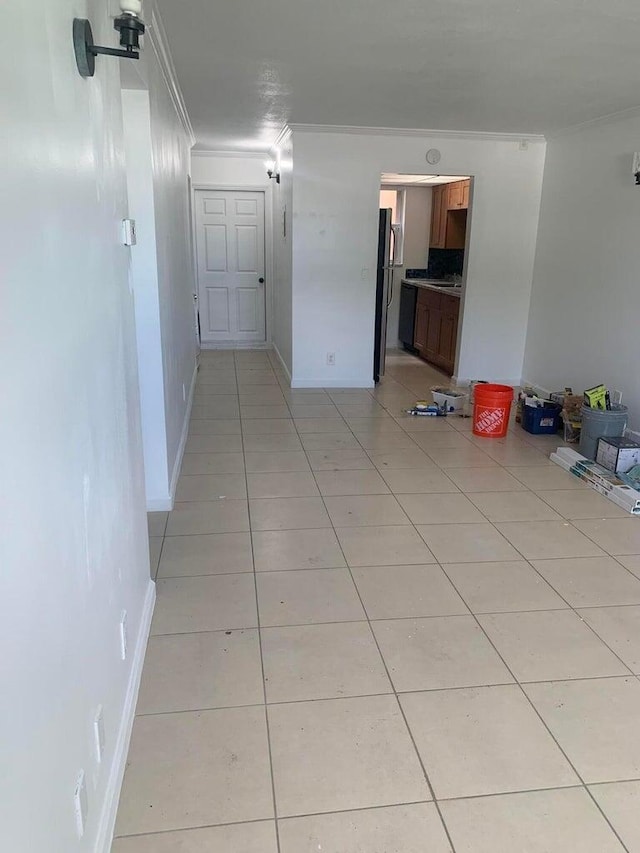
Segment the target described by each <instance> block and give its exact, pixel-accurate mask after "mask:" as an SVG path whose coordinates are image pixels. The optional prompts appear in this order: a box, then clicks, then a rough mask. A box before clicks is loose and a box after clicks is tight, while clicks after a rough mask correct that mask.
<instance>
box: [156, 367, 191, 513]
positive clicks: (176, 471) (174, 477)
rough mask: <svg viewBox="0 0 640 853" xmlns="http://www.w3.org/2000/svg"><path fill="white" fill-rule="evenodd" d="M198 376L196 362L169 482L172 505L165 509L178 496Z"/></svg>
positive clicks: (170, 507) (169, 508) (171, 507)
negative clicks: (177, 490) (179, 479)
mask: <svg viewBox="0 0 640 853" xmlns="http://www.w3.org/2000/svg"><path fill="white" fill-rule="evenodd" d="M197 378H198V365H197V364H194V366H193V376H192V377H191V386H190V387H189V396H188V397H187V408H186V409H185V413H184V422H183V424H182V433H181V434H180V443H179V444H178V452H177V453H176V460H175V462H174V463H173V473H172V474H171V482H170V484H169V492H170V494H169V498H170V503H171V506H168V507H164V509H168V510H172V509H173V503H174V501H175V497H176V488H177V486H178V477H179V476H180V469H181V468H182V457H183V456H184V448H185V445H186V443H187V436H188V435H189V421H190V420H191V408H192V406H193V395H194V394H195V390H196V379H197Z"/></svg>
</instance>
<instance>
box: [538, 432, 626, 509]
mask: <svg viewBox="0 0 640 853" xmlns="http://www.w3.org/2000/svg"><path fill="white" fill-rule="evenodd" d="M550 459H551V461H552V462H555V463H556V465H560V467H561V468H564V470H565V471H568V472H569V473H570V474H573V475H574V476H575V477H579V478H580V479H581V480H584V481H585V483H587V484H588V485H589V486H591V488H592V489H595V490H596V491H597V492H600V494H601V495H604V496H605V497H606V498H609V500H610V501H613V503H615V504H617V505H618V506H620V507H622V508H623V509H625V510H626V511H627V512H629V513H631V514H632V515H640V492H638V491H637V490H636V489H633V488H631V486H628V485H626V484H625V483H624V482H623V481H622V480H620V478H619V477H618V476H616V474H614V473H612V472H611V471H607V469H606V468H603V467H602V466H601V465H598V464H597V463H596V462H592V461H591V460H590V459H587V458H586V457H584V456H581V455H580V454H579V453H576V451H575V450H572V449H571V448H570V447H559V448H558V449H557V450H556V452H555V453H552V454H551V456H550Z"/></svg>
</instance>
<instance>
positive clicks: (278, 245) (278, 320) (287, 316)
mask: <svg viewBox="0 0 640 853" xmlns="http://www.w3.org/2000/svg"><path fill="white" fill-rule="evenodd" d="M276 157H277V162H278V168H279V171H280V183H279V184H276V185H275V188H274V193H273V334H272V339H273V345H274V348H275V350H276V352H277V353H278V355H279V356H280V360H281V361H282V363H283V364H284V367H285V369H286V371H287V373H288V375H289V380H290V379H291V368H292V360H293V352H292V319H293V318H292V296H293V294H292V246H293V242H292V225H293V139H292V136H291V134H287V135H286V136H285V137H284V138H283V139H282V140H281V142H280V145H279V148H278V149H277V151H276Z"/></svg>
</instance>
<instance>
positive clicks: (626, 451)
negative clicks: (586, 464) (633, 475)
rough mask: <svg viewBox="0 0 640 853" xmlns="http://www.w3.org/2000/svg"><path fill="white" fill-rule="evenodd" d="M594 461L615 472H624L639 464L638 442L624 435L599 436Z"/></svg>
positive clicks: (639, 451)
mask: <svg viewBox="0 0 640 853" xmlns="http://www.w3.org/2000/svg"><path fill="white" fill-rule="evenodd" d="M596 462H597V463H598V465H602V467H603V468H607V469H608V470H609V471H615V472H616V474H626V473H627V471H630V470H631V469H632V468H633V467H634V466H636V465H640V444H638V443H637V442H635V441H631V439H629V438H625V437H624V436H620V437H613V436H611V437H608V438H607V437H605V438H599V439H598V452H597V454H596Z"/></svg>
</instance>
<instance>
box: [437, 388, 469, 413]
mask: <svg viewBox="0 0 640 853" xmlns="http://www.w3.org/2000/svg"><path fill="white" fill-rule="evenodd" d="M431 394H432V395H433V402H434V403H436V404H437V405H438V406H444V405H445V404H446V410H447V412H461V411H462V410H463V409H464V404H465V403H466V401H467V395H466V394H463V393H462V391H454V390H453V388H432V389H431Z"/></svg>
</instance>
